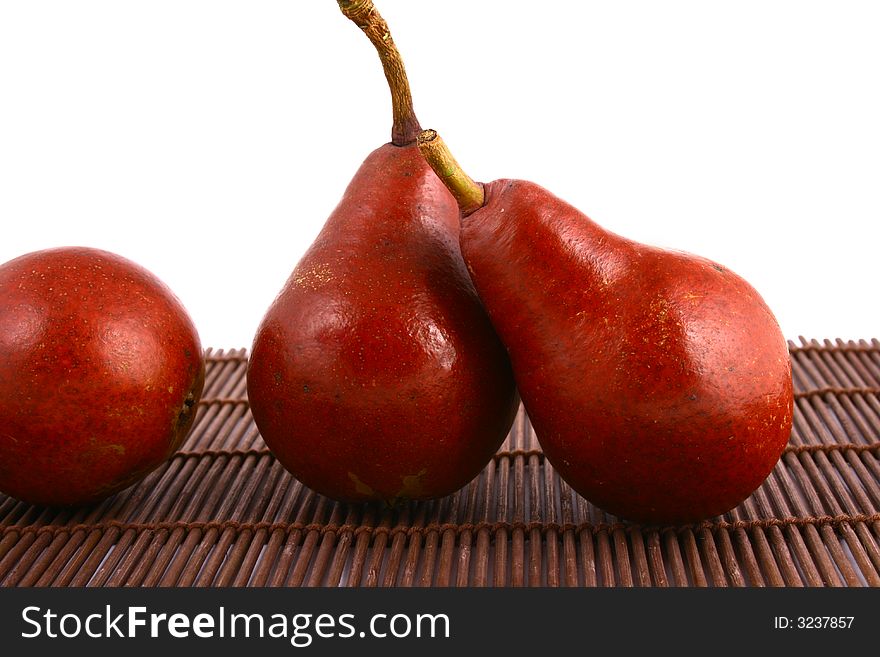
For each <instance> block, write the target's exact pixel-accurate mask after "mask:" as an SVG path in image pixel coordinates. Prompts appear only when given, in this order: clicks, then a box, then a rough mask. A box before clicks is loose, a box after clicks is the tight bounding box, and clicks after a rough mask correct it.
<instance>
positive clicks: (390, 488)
mask: <svg viewBox="0 0 880 657" xmlns="http://www.w3.org/2000/svg"><path fill="white" fill-rule="evenodd" d="M459 226H460V224H459V211H458V206H457V205H456V202H455V200H454V199H453V197H452V196H451V195H450V193H449V192H448V191H447V190H446V188H445V187H444V186H443V184H442V183H441V182H440V181H439V180H438V179H437V177H436V176H435V175H434V173H433V172H432V171H431V169H430V168H429V167H428V166H427V164H425V162H424V160H423V159H422V158H421V156H420V155H419V152H418V149H417V148H416V147H415V146H414V145H413V146H404V147H399V146H394V145H391V144H387V145H385V146H382V147H381V148H379V149H377V150H376V151H374V152H373V153H372V154H371V155H370V156H369V157H368V158H367V159H366V161H365V162H364V163H363V165H362V166H361V167H360V169H359V170H358V172H357V173H356V175H355V176H354V179H353V180H352V181H351V183H350V185H349V187H348V189H347V190H346V192H345V194H344V196H343V198H342V200H341V202H340V203H339V205H338V206H337V208H336V209H335V210H334V212H333V213H332V215H331V216H330V218H329V219H328V220H327V222H326V224H325V225H324V227H323V229H322V230H321V232H320V234H319V235H318V237H317V239H316V240H315V242H314V244H313V245H312V246H311V248H310V249H309V250H308V251H307V252H306V254H305V255H304V256H303V258H302V259H301V261H300V262H299V263H298V264H297V266H296V268H295V269H294V271H293V273H292V274H291V276H290V278H289V279H288V281H287V283H286V284H285V285H284V288H283V289H282V291H281V293H280V294H279V296H278V297H277V298H276V300H275V301H274V303H273V304H272V306H271V307H270V308H269V310H268V312H267V313H266V316H265V318H264V319H263V321H262V324H261V325H260V327H259V329H258V331H257V334H256V337H255V340H254V345H253V350H252V353H251V357H250V361H249V366H248V396H249V399H250V405H251V410H252V412H253V416H254V420H255V421H256V424H257V427H258V428H259V430H260V433H261V434H262V436H263V438H264V440H265V441H266V444H267V445H268V446H269V448H270V449H271V450H272V452H273V453H274V454H275V456H276V457H277V458H278V459H279V460H280V461H281V463H282V464H283V465H284V466H285V467H286V468H287V469H288V470H289V471H290V472H291V473H293V475H294V476H296V477H297V478H298V479H299V480H300V481H302V482H303V483H304V484H305V485H307V486H309V487H310V488H312V489H314V490H316V491H318V492H319V493H322V494H324V495H326V496H328V497H331V498H333V499H336V500H342V501H353V502H360V501H367V500H383V501H386V502H393V501H396V500H401V499H414V500H420V499H429V498H436V497H441V496H444V495H447V494H449V493H452V492H454V491H455V490H457V489H459V488H461V487H462V486H464V485H465V484H467V483H468V482H469V481H470V480H471V479H473V478H474V477H475V476H476V475H477V474H478V473H479V472H480V470H482V469H483V468H484V467H485V466H486V464H487V463H488V461H489V460H490V459H491V457H492V455H493V454H494V453H495V451H496V450H497V449H498V447H499V446H500V444H501V442H502V441H503V440H504V437H505V436H506V434H507V432H508V430H509V429H510V425H511V423H512V421H513V417H514V415H515V412H516V409H517V407H518V404H519V398H518V396H517V394H516V389H515V385H514V382H513V374H512V371H511V368H510V362H509V360H508V358H507V354H506V352H505V350H504V347H503V345H502V344H501V343H500V341H499V340H498V337H497V335H496V334H495V332H494V330H493V328H492V325H491V323H490V322H489V319H488V317H487V316H486V314H485V311H484V310H483V308H482V306H481V304H480V302H479V299H478V298H477V295H476V292H475V290H474V288H473V284H472V283H471V281H470V278H469V277H468V274H467V270H466V268H465V266H464V261H463V260H462V258H461V252H460V249H459V242H458V238H459Z"/></svg>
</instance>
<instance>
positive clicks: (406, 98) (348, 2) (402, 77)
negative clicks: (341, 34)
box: [336, 0, 422, 146]
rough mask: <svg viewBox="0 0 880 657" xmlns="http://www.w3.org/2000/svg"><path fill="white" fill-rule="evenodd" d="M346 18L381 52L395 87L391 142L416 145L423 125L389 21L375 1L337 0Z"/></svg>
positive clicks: (386, 72)
mask: <svg viewBox="0 0 880 657" xmlns="http://www.w3.org/2000/svg"><path fill="white" fill-rule="evenodd" d="M336 2H337V3H338V4H339V9H341V10H342V13H343V14H345V17H346V18H348V19H349V20H351V21H352V22H353V23H354V24H355V25H357V26H358V27H359V28H361V30H362V31H363V33H364V34H366V35H367V38H368V39H369V40H370V42H371V43H372V44H373V46H374V47H375V48H376V52H378V53H379V59H380V60H382V69H383V70H384V71H385V79H386V80H388V88H389V89H390V90H391V106H392V111H393V113H394V124H393V125H392V127H391V143H393V144H394V145H395V146H407V145H409V144H412V143H413V142H414V141H415V140H416V138H417V137H418V135H419V132H421V130H422V127H421V126H420V125H419V120H418V119H417V118H416V113H415V110H414V109H413V100H412V92H411V91H410V88H409V80H408V79H407V77H406V69H405V68H404V66H403V59H402V58H401V56H400V52H399V51H398V50H397V46H396V45H394V39H392V38H391V31H390V30H389V29H388V23H386V22H385V19H384V18H382V16H381V15H380V14H379V12H378V10H377V9H376V8H375V7H374V6H373V2H372V0H336Z"/></svg>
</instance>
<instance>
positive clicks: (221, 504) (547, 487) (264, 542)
mask: <svg viewBox="0 0 880 657" xmlns="http://www.w3.org/2000/svg"><path fill="white" fill-rule="evenodd" d="M789 346H790V350H791V356H792V363H793V368H794V370H793V371H794V383H795V390H796V402H795V403H796V411H795V417H794V429H793V432H792V436H791V440H790V443H789V446H788V448H787V449H786V451H785V453H784V455H783V457H782V459H781V460H780V462H779V464H778V465H777V467H776V469H775V470H774V472H773V473H772V474H771V476H770V478H769V479H768V480H767V481H766V482H765V484H764V485H763V486H762V487H761V488H760V489H759V490H758V491H756V492H755V494H754V495H752V496H751V497H750V498H749V499H748V500H746V501H745V502H744V503H743V504H741V505H740V506H739V507H738V508H736V509H734V510H733V511H731V512H730V513H728V514H725V515H724V516H723V517H719V518H715V519H712V520H711V521H706V522H702V523H698V524H695V525H690V526H686V527H640V526H637V525H633V524H629V523H625V522H620V521H618V520H617V519H616V518H614V517H612V516H609V515H607V514H605V513H604V512H602V511H601V510H599V509H597V508H595V507H594V506H592V505H591V504H589V503H588V502H586V501H585V500H584V499H583V498H581V497H580V496H578V495H577V494H575V493H573V492H572V490H571V489H570V488H569V487H568V486H567V485H566V484H565V483H564V482H562V481H561V480H560V478H559V476H558V475H557V474H556V473H555V471H554V470H553V468H552V467H551V465H550V464H549V463H548V462H547V461H546V460H544V458H543V455H542V453H541V451H540V448H539V446H538V443H537V441H536V440H535V436H534V433H533V431H532V429H531V426H530V425H529V422H528V419H527V418H526V417H525V416H524V414H523V413H522V412H520V414H519V416H518V417H517V420H516V422H515V423H514V427H513V429H512V430H511V433H510V435H509V436H508V438H507V440H506V441H505V443H504V445H503V446H502V448H501V450H500V451H499V452H498V454H496V455H495V458H494V459H493V461H492V462H491V463H490V464H489V465H488V466H487V467H486V469H485V470H484V471H483V472H482V474H481V475H480V476H479V477H478V478H477V479H475V480H474V481H473V482H471V483H470V484H469V485H468V486H467V487H465V488H464V489H462V490H461V491H459V492H457V493H455V494H454V495H451V496H450V497H447V498H445V499H442V500H437V501H433V502H427V503H411V504H409V505H406V506H404V507H402V508H399V509H395V510H388V509H383V508H381V507H379V506H375V505H367V506H359V505H345V504H339V503H335V502H333V501H331V500H328V499H325V498H323V497H321V496H319V495H317V494H315V493H313V492H312V491H310V490H308V489H306V488H305V487H303V486H302V485H301V484H300V483H299V482H297V481H296V480H295V479H293V478H292V477H291V476H290V475H289V474H288V473H287V472H286V471H285V470H284V469H283V468H282V467H281V466H280V465H279V464H278V463H277V462H276V461H275V459H274V458H273V456H272V455H271V453H270V452H269V451H268V450H267V449H266V447H265V445H264V443H263V441H262V439H261V438H260V436H259V433H258V432H257V429H256V427H255V425H254V423H253V421H252V419H251V416H250V412H249V410H248V404H247V398H246V392H245V370H246V366H247V355H246V352H245V351H244V350H231V351H223V350H219V351H214V350H209V352H208V373H207V382H206V387H205V393H204V398H203V400H202V402H201V404H200V406H199V410H198V416H197V420H196V423H195V426H194V428H193V431H192V433H191V434H190V436H189V438H188V439H187V441H186V443H185V444H184V446H183V448H182V449H181V451H180V452H179V453H178V454H177V455H175V456H174V457H173V458H172V459H171V460H170V461H169V462H168V463H167V464H165V465H164V466H163V467H161V468H160V469H159V470H157V471H155V472H153V473H152V474H151V475H150V476H148V477H147V478H146V479H145V480H144V481H143V482H141V483H140V484H138V485H136V486H134V487H132V488H130V489H128V490H126V491H123V492H122V493H119V494H118V495H116V496H114V497H112V498H110V499H108V500H106V501H104V502H103V503H101V504H100V505H97V506H94V507H89V508H82V509H73V510H57V509H47V508H41V507H33V506H29V505H26V504H24V503H21V502H18V501H16V500H14V499H11V498H8V497H5V496H3V495H2V494H0V586H6V587H9V586H171V585H176V586H267V585H268V586H536V585H537V586H880V549H878V543H880V512H878V509H880V461H878V451H880V342H878V341H877V340H871V341H870V342H868V341H858V342H842V341H839V340H838V341H836V342H834V343H832V342H830V341H827V340H826V341H825V342H824V343H819V342H817V341H815V340H814V341H809V342H808V341H806V340H803V339H801V344H800V345H796V344H794V343H790V345H789Z"/></svg>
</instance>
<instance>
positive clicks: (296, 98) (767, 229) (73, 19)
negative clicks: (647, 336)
mask: <svg viewBox="0 0 880 657" xmlns="http://www.w3.org/2000/svg"><path fill="white" fill-rule="evenodd" d="M376 2H377V6H378V7H379V9H380V10H381V11H382V13H383V15H384V16H385V18H386V19H387V20H388V22H389V24H390V26H391V29H392V32H393V33H394V35H395V40H396V41H397V43H398V45H399V47H400V49H401V51H402V52H403V55H404V58H405V60H406V62H407V68H408V71H409V75H410V79H411V82H412V86H413V92H414V95H415V101H416V108H417V110H418V113H419V116H420V118H421V121H422V124H423V125H424V126H425V127H433V128H436V129H438V130H439V131H440V132H441V133H442V134H443V136H444V137H445V139H446V141H447V142H448V143H449V144H450V146H451V147H452V148H453V150H454V151H455V153H456V155H457V157H458V160H459V161H460V162H461V163H462V165H464V166H465V167H466V168H467V169H468V170H469V172H470V173H471V175H472V176H474V177H475V178H477V179H480V180H491V179H494V178H500V177H520V178H528V179H531V180H534V181H536V182H539V183H541V184H542V185H544V186H545V187H548V188H550V189H551V190H553V191H554V192H555V193H556V194H558V195H559V196H562V197H563V198H565V199H566V200H568V201H570V202H572V203H573V204H575V205H577V206H579V207H580V208H581V209H583V210H584V211H585V212H587V214H589V215H590V216H591V217H592V218H593V219H595V220H596V221H598V222H599V223H601V224H603V225H604V226H606V227H607V228H609V229H611V230H613V231H615V232H618V233H621V234H624V235H626V236H628V237H632V238H634V239H638V240H640V241H644V242H649V243H653V244H657V245H661V246H671V247H676V248H681V249H685V250H688V251H692V252H695V253H699V254H701V255H705V256H707V257H710V258H713V259H715V260H717V261H719V262H722V263H724V264H726V265H727V266H729V267H731V268H732V269H733V270H735V271H737V272H738V273H740V274H741V275H742V276H744V277H745V278H746V279H747V280H749V281H750V282H751V283H752V284H753V285H754V286H755V287H756V288H757V289H758V290H759V291H760V292H761V293H762V294H763V296H764V297H765V299H766V300H767V302H768V303H769V304H770V306H771V308H773V310H774V311H775V313H776V314H777V317H778V318H779V320H780V323H781V324H782V328H783V332H784V333H785V335H786V336H787V337H789V338H796V337H797V336H798V335H806V336H808V337H817V338H823V337H843V338H870V337H880V311H878V310H877V302H876V300H875V298H874V296H875V295H876V289H877V278H878V277H877V271H878V264H877V255H876V254H877V251H878V246H880V240H878V237H880V231H878V228H877V225H878V223H880V120H878V117H880V84H878V77H877V67H878V63H880V39H878V37H877V35H878V34H880V3H876V2H870V1H864V2H858V1H854V0H853V1H850V2H846V3H839V2H837V3H835V2H830V1H828V2H811V1H808V0H791V1H782V0H774V1H767V0H758V1H752V0H748V1H742V2H738V3H722V2H705V1H696V0H695V1H689V2H684V1H666V2H662V3H660V2H652V1H650V0H644V1H620V2H589V1H583V2H570V1H563V0H555V1H554V0H542V1H541V2H537V1H526V0H520V1H517V0H505V1H503V2H502V1H499V0H495V1H489V0H443V1H441V0H418V1H414V0H406V1H405V0H376ZM389 130H390V103H389V101H388V93H387V90H386V87H385V82H384V78H383V76H382V72H381V67H380V65H379V61H378V59H377V57H376V55H375V53H374V51H373V49H372V46H371V45H370V44H369V42H368V41H367V40H366V38H365V37H364V36H363V35H362V34H361V33H360V31H359V30H358V29H357V28H356V27H355V26H354V25H353V24H351V23H349V22H348V21H347V20H346V19H345V18H344V17H343V16H342V15H341V13H340V12H339V10H338V8H337V6H336V2H335V1H334V0H308V1H302V0H296V1H294V0H283V1H282V0H262V1H261V2H253V0H247V1H246V0H151V1H149V2H147V1H144V0H142V1H138V2H134V1H129V0H77V2H69V0H41V1H40V2H14V1H12V0H0V225H2V240H0V262H5V261H6V260H9V259H11V258H13V257H15V256H17V255H20V254H22V253H25V252H28V251H32V250H36V249H41V248H46V247H50V246H58V245H66V244H82V245H89V246H95V247H100V248H104V249H108V250H111V251H115V252H117V253H119V254H121V255H124V256H126V257H128V258H130V259H133V260H135V261H137V262H139V263H140V264H142V265H144V266H145V267H147V268H148V269H151V270H152V271H153V272H155V273H156V274H157V275H158V276H159V277H160V278H162V279H163V280H164V281H165V282H166V283H167V284H168V285H169V286H170V287H171V288H172V289H173V290H174V291H175V292H176V293H177V295H178V296H179V297H180V298H181V299H182V300H183V302H184V304H185V305H186V306H187V307H188V308H189V310H190V312H191V314H192V316H193V318H194V320H195V321H196V323H197V325H198V327H199V330H200V333H201V336H202V341H203V343H204V344H205V345H206V346H215V347H239V346H250V342H251V338H252V336H253V333H254V331H255V329H256V326H257V324H258V322H259V320H260V318H261V316H262V313H263V311H264V310H265V308H266V307H267V306H268V304H269V303H270V302H271V300H272V299H273V297H274V296H275V294H276V293H277V291H278V290H279V289H280V287H281V285H282V283H283V282H284V280H285V279H286V278H287V276H288V274H289V272H290V270H291V269H292V267H293V266H294V264H295V263H296V261H297V260H298V259H299V257H300V256H301V255H302V253H303V252H304V251H305V249H306V248H307V247H308V245H309V243H310V242H311V241H312V239H313V238H314V236H315V235H316V234H317V232H318V230H319V229H320V227H321V225H322V223H323V221H324V220H325V219H326V217H327V215H328V214H329V213H330V211H331V210H332V209H333V207H334V206H335V204H336V202H337V200H338V198H339V196H340V194H341V193H342V191H343V189H344V187H345V186H346V184H347V183H348V181H349V179H350V178H351V175H352V174H353V173H354V171H355V169H356V168H357V167H358V165H359V164H360V162H361V161H362V160H363V158H364V157H365V156H366V155H367V154H368V153H369V152H370V151H371V150H372V149H373V148H376V147H377V146H379V145H381V144H382V143H384V142H386V141H387V140H388V138H389Z"/></svg>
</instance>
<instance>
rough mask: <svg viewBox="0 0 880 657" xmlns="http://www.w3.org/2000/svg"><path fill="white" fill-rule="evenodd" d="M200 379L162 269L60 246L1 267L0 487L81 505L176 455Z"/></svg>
mask: <svg viewBox="0 0 880 657" xmlns="http://www.w3.org/2000/svg"><path fill="white" fill-rule="evenodd" d="M204 381H205V361H204V356H203V354H202V348H201V344H200V342H199V337H198V333H197V332H196V329H195V327H194V326H193V323H192V321H191V319H190V317H189V316H188V314H187V312H186V310H185V309H184V307H183V305H182V304H181V303H180V301H179V300H178V299H177V297H175V296H174V294H173V293H172V292H171V290H169V289H168V288H167V287H166V286H165V285H164V284H163V283H162V282H161V281H159V279H157V278H156V277H155V276H154V275H153V274H151V273H150V272H148V271H147V270H145V269H144V268H142V267H140V266H139V265H137V264H135V263H133V262H131V261H129V260H126V259H125V258H122V257H120V256H118V255H115V254H112V253H108V252H106V251H99V250H96V249H89V248H80V247H65V248H59V249H49V250H45V251H38V252H35V253H29V254H27V255H24V256H21V257H19V258H16V259H15V260H11V261H9V262H7V263H5V264H3V265H0V491H3V492H4V493H6V494H8V495H11V496H13V497H16V498H18V499H21V500H24V501H26V502H30V503H33V504H42V505H52V506H74V505H84V504H89V503H93V502H96V501H98V500H101V499H103V498H105V497H107V496H109V495H111V494H112V493H115V492H117V491H120V490H122V489H123V488H126V487H128V486H129V485H131V484H133V483H135V482H137V481H138V480H140V479H141V478H143V477H144V476H145V475H146V474H147V473H149V472H150V471H152V470H153V469H155V468H156V467H157V466H159V465H160V464H162V463H163V462H164V461H165V460H166V459H168V457H169V456H171V454H173V453H174V452H175V451H176V450H177V448H178V447H179V446H180V444H181V442H182V441H183V440H184V438H185V437H186V435H187V433H188V432H189V430H190V427H191V426H192V423H193V420H194V419H195V411H196V404H197V403H198V401H199V398H200V397H201V394H202V387H203V385H204Z"/></svg>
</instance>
